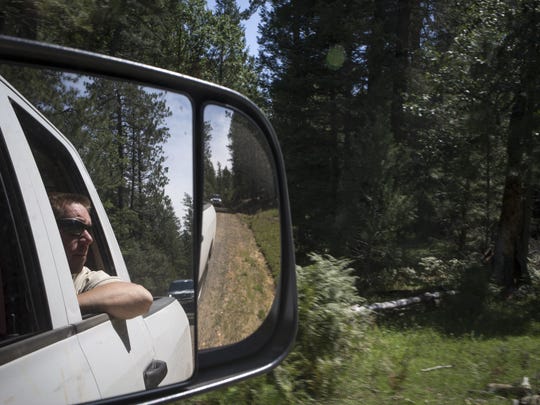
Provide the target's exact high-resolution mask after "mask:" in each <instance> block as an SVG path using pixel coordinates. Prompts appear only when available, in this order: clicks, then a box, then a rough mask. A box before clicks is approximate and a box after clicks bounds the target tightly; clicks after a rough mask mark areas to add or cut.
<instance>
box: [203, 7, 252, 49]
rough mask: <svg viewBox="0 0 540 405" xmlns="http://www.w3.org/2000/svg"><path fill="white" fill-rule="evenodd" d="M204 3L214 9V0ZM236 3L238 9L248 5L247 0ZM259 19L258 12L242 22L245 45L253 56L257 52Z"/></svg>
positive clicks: (242, 9)
mask: <svg viewBox="0 0 540 405" xmlns="http://www.w3.org/2000/svg"><path fill="white" fill-rule="evenodd" d="M206 4H207V5H208V8H209V9H214V7H215V5H216V2H215V0H206ZM236 4H238V6H239V7H240V11H244V10H245V9H246V8H248V7H249V0H236ZM260 20H261V19H260V17H259V13H255V14H254V15H252V16H251V18H250V19H249V20H248V21H246V22H244V28H245V30H246V31H245V34H246V45H247V47H248V48H249V53H250V54H251V55H253V56H257V53H258V44H257V36H258V32H257V26H258V25H259V22H260Z"/></svg>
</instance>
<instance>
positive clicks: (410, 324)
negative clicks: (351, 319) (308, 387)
mask: <svg viewBox="0 0 540 405" xmlns="http://www.w3.org/2000/svg"><path fill="white" fill-rule="evenodd" d="M461 298H463V297H461ZM463 304H464V303H463V302H461V303H460V302H458V300H457V299H456V301H454V302H447V303H444V304H443V305H447V307H446V308H431V309H427V310H425V311H408V312H406V313H403V312H402V313H401V315H395V316H390V317H384V318H381V319H379V321H378V322H377V324H376V325H374V326H373V327H372V328H371V329H370V330H369V331H368V333H367V335H366V337H365V344H366V347H367V349H366V350H363V351H362V352H361V353H359V354H358V355H357V356H355V357H354V358H353V359H351V361H350V362H349V364H348V366H347V369H346V372H345V373H343V376H342V378H341V379H340V387H339V389H338V390H337V392H339V393H342V394H343V395H342V396H340V398H336V399H335V401H332V403H340V404H348V403H350V404H353V403H355V404H356V403H362V404H385V403H400V404H401V403H403V404H406V403H411V404H420V403H421V404H484V403H488V404H508V403H510V398H505V397H503V396H501V395H497V394H494V393H490V392H488V384H490V383H503V384H519V383H520V382H521V381H522V380H523V377H528V378H529V382H530V384H531V385H532V387H533V389H534V390H535V391H536V392H537V391H538V390H540V322H539V321H538V317H537V316H536V315H535V313H536V309H537V308H538V305H537V304H538V302H537V301H536V300H534V299H533V300H524V301H522V302H500V301H492V302H489V303H486V304H485V305H484V306H483V308H482V310H478V311H477V312H471V311H470V310H468V309H465V312H460V311H462V310H460V309H459V306H460V305H461V307H462V309H463V308H466V306H465V307H464V306H463ZM509 314H513V316H514V319H513V322H510V320H509V319H510V318H508V317H507V316H508V315H509ZM497 318H498V322H496V321H495V320H496V319H497ZM484 321H485V322H484ZM496 325H498V327H496ZM438 366H441V367H439V368H436V369H433V368H434V367H438ZM423 370H425V371H423ZM514 399H519V398H514Z"/></svg>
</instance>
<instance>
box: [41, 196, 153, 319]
mask: <svg viewBox="0 0 540 405" xmlns="http://www.w3.org/2000/svg"><path fill="white" fill-rule="evenodd" d="M49 199H50V202H51V206H52V209H53V212H54V216H55V217H56V221H57V223H58V228H59V229H60V236H61V237H62V242H63V244H64V249H65V251H66V256H67V260H68V263H69V268H70V270H71V275H72V277H73V284H74V286H75V290H76V294H77V300H78V301H79V306H80V308H81V312H82V313H100V312H106V313H108V314H109V315H111V316H112V317H114V318H119V319H130V318H134V317H136V316H138V315H143V314H145V313H146V312H148V310H149V308H150V305H151V304H152V301H153V298H152V294H150V292H149V291H148V290H146V289H145V288H144V287H143V286H141V285H138V284H134V283H129V282H126V281H122V280H120V279H119V278H118V277H113V276H110V275H108V274H107V273H105V272H104V271H92V270H90V269H89V268H88V267H86V266H85V263H86V257H87V255H88V250H89V248H90V245H91V244H92V242H93V241H94V239H93V238H92V235H91V229H92V220H91V218H90V209H91V204H90V200H89V199H88V198H86V197H85V196H82V195H79V194H70V193H51V194H50V195H49Z"/></svg>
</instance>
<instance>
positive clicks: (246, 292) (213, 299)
mask: <svg viewBox="0 0 540 405" xmlns="http://www.w3.org/2000/svg"><path fill="white" fill-rule="evenodd" d="M274 294H275V286H274V280H273V278H272V277H271V275H270V270H269V269H268V266H267V264H266V261H265V259H264V256H263V255H262V253H261V252H260V250H259V248H258V247H257V243H256V242H255V238H254V237H253V233H252V231H251V229H250V228H249V227H248V226H247V225H246V224H245V223H244V222H242V220H241V218H240V217H239V216H238V215H237V214H232V213H226V212H218V213H217V225H216V238H215V241H214V247H213V251H212V256H211V257H210V260H209V262H208V270H207V275H206V280H205V282H204V284H203V288H202V291H201V294H200V297H199V305H198V307H199V315H198V318H199V319H198V333H199V348H208V347H216V346H221V345H225V344H229V343H234V342H238V341H240V340H242V339H243V338H245V337H247V336H249V335H250V334H251V333H253V332H254V331H255V330H256V329H257V327H258V326H259V325H260V324H261V322H262V321H263V319H264V317H265V316H266V314H267V313H268V311H269V309H270V306H271V305H272V301H273V299H274Z"/></svg>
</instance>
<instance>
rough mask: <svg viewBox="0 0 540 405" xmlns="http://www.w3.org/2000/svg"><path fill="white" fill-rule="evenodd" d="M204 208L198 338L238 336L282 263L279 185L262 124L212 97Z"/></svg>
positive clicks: (258, 318) (214, 340) (207, 342)
mask: <svg viewBox="0 0 540 405" xmlns="http://www.w3.org/2000/svg"><path fill="white" fill-rule="evenodd" d="M204 121H205V139H204V170H205V172H204V202H205V204H204V211H203V219H202V233H203V235H202V236H203V239H202V244H201V258H200V268H199V280H200V286H199V291H198V294H199V301H198V311H199V312H198V313H199V317H198V336H199V337H198V339H199V341H198V344H199V348H210V347H217V346H222V345H225V344H230V343H235V342H238V341H240V340H242V339H244V338H246V337H248V336H249V335H250V334H252V333H253V332H254V331H255V330H256V329H257V328H258V327H259V326H260V325H261V323H262V322H263V320H264V319H265V317H266V315H267V314H268V311H269V309H270V307H271V305H272V302H273V299H274V296H275V286H276V281H277V277H278V275H279V271H280V258H281V251H280V228H279V209H278V208H279V207H278V196H277V187H276V182H275V178H274V176H273V173H275V171H274V170H273V168H272V166H271V162H272V160H271V159H270V156H271V155H270V151H269V150H268V146H267V143H266V141H265V138H264V136H263V134H262V132H261V130H260V129H259V128H258V127H257V126H256V125H254V124H253V123H252V122H251V120H249V119H248V118H246V117H245V116H244V115H243V114H241V113H239V112H237V111H234V110H232V109H227V108H223V107H221V106H217V105H209V106H207V107H206V108H205V111H204Z"/></svg>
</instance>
